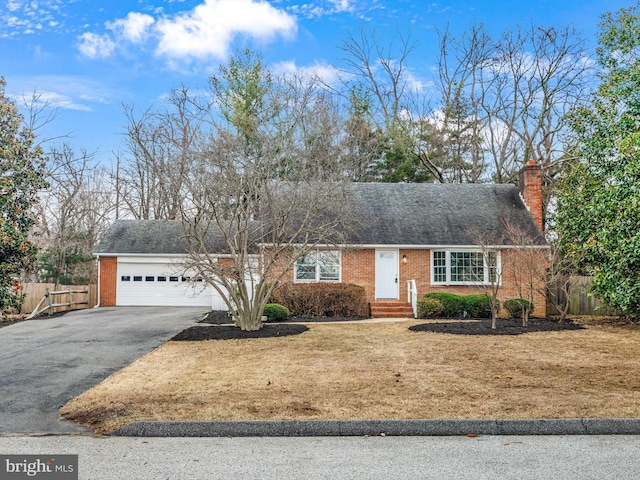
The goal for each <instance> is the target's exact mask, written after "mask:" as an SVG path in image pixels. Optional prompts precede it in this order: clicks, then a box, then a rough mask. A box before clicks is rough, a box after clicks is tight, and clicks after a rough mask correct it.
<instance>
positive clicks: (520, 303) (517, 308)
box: [504, 298, 533, 318]
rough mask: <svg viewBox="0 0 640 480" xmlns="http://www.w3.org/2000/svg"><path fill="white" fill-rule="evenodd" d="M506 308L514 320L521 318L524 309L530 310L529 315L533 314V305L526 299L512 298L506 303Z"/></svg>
mask: <svg viewBox="0 0 640 480" xmlns="http://www.w3.org/2000/svg"><path fill="white" fill-rule="evenodd" d="M504 308H505V309H506V310H507V312H509V315H510V316H511V317H514V318H521V317H522V310H523V309H524V308H527V309H528V311H529V315H531V313H533V303H531V302H530V301H528V300H525V299H524V298H510V299H509V300H507V301H506V302H504Z"/></svg>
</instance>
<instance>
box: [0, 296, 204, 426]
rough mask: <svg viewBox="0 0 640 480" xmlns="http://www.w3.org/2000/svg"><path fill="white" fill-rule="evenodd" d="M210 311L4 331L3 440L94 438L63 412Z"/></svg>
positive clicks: (100, 315) (49, 322)
mask: <svg viewBox="0 0 640 480" xmlns="http://www.w3.org/2000/svg"><path fill="white" fill-rule="evenodd" d="M206 311H207V309H206V307H104V308H96V309H90V310H79V311H74V312H69V313H67V314H65V315H62V316H59V317H53V318H46V317H44V318H42V319H34V320H27V321H24V322H20V323H17V324H15V325H10V326H8V327H4V328H0V362H1V363H0V364H1V365H2V370H1V372H0V434H9V433H40V434H60V433H89V432H88V430H86V429H83V428H82V427H79V426H77V425H75V424H72V423H70V422H66V421H62V420H60V416H59V414H58V409H59V408H60V407H61V406H63V405H64V404H65V403H67V402H68V401H69V400H71V399H72V398H73V397H75V396H77V395H79V394H80V393H82V392H84V391H85V390H87V389H89V388H91V387H92V386H94V385H96V384H98V383H99V382H101V381H102V380H104V379H105V378H106V377H107V376H109V375H110V374H111V373H113V372H115V371H117V370H119V369H120V368H122V367H124V366H126V365H128V364H129V363H131V362H132V361H134V360H135V359H137V358H139V357H141V356H142V355H144V354H145V353H147V352H149V351H151V350H153V349H154V348H156V347H158V346H159V345H161V344H162V343H164V342H165V341H167V340H168V339H170V338H171V337H172V336H173V335H175V334H176V333H178V332H180V331H182V330H183V329H185V328H187V327H189V326H192V325H194V324H195V323H196V322H197V321H198V320H200V319H201V318H202V317H203V316H204V314H205V313H206Z"/></svg>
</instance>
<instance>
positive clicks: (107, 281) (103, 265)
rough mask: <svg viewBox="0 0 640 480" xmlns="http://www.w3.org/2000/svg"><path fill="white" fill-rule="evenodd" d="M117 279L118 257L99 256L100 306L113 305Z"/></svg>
mask: <svg viewBox="0 0 640 480" xmlns="http://www.w3.org/2000/svg"><path fill="white" fill-rule="evenodd" d="M117 279H118V257H100V299H99V301H100V303H99V304H100V306H101V307H113V306H115V304H116V284H117Z"/></svg>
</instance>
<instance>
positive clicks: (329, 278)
mask: <svg viewBox="0 0 640 480" xmlns="http://www.w3.org/2000/svg"><path fill="white" fill-rule="evenodd" d="M294 275H295V277H294V278H295V281H296V282H339V281H340V251H339V250H314V251H312V252H309V253H307V254H306V255H302V256H301V257H299V258H298V259H297V260H296V263H295V273H294Z"/></svg>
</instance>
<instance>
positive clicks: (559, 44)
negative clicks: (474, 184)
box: [437, 25, 592, 207]
mask: <svg viewBox="0 0 640 480" xmlns="http://www.w3.org/2000/svg"><path fill="white" fill-rule="evenodd" d="M440 44H441V47H440V48H441V50H440V52H441V53H440V62H439V70H438V81H437V84H438V86H439V90H440V92H441V97H442V101H441V104H442V106H441V110H442V112H443V113H442V115H443V116H444V118H445V120H444V121H443V122H442V125H443V129H444V130H445V131H446V132H447V134H448V135H449V136H450V138H454V137H453V135H454V134H455V135H458V136H459V135H463V134H464V135H465V137H464V138H466V141H467V142H470V143H462V144H459V143H458V144H456V142H454V143H453V145H452V146H453V147H456V148H454V149H453V151H451V150H450V152H449V154H450V156H449V157H447V158H446V162H445V164H444V165H442V166H438V168H441V169H442V168H450V167H449V166H450V165H451V162H452V158H451V156H453V159H455V158H456V157H460V156H461V153H464V155H462V156H463V157H466V158H468V159H469V166H468V168H469V169H470V170H471V171H472V172H473V171H475V172H478V171H479V170H478V169H480V171H481V170H482V168H483V167H487V168H488V167H490V170H489V171H490V173H491V175H492V178H493V180H494V181H496V182H498V183H508V182H514V181H516V179H517V172H518V171H519V169H520V168H521V166H522V165H524V164H526V162H527V161H529V160H536V161H537V162H538V163H539V164H540V165H541V166H542V169H543V175H544V178H545V183H546V185H549V184H550V183H552V182H553V181H554V179H555V178H556V177H557V175H558V173H559V172H560V171H561V170H562V167H563V165H564V162H565V161H566V156H565V154H564V152H565V148H564V147H565V140H566V139H565V136H566V132H567V124H566V122H565V116H566V114H567V113H568V112H569V111H570V110H571V109H573V108H575V107H577V106H579V105H581V104H582V103H583V102H584V101H585V100H586V99H587V95H588V94H587V90H586V82H587V80H588V78H589V74H590V73H591V69H592V62H590V60H589V59H588V57H587V55H586V53H585V50H584V42H583V40H582V38H581V37H580V35H578V34H577V32H576V31H575V30H573V29H571V28H568V27H566V28H555V27H542V26H536V25H531V26H530V27H528V28H520V27H519V28H517V29H515V30H508V31H505V32H504V33H503V34H502V35H501V36H500V37H497V38H496V37H493V36H491V35H490V34H489V33H488V32H487V31H486V29H485V28H484V27H483V26H482V25H475V26H473V27H472V28H471V29H470V30H469V31H467V32H466V33H465V34H464V35H463V36H462V37H461V38H460V39H456V38H455V37H453V36H452V35H450V34H449V32H448V31H445V32H444V33H443V34H441V36H440ZM466 135H468V136H466ZM457 150H460V152H458V153H456V151H457ZM454 164H455V162H454ZM478 178H479V177H478ZM549 195H550V192H549V189H548V188H545V207H546V205H547V204H548V199H549Z"/></svg>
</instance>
